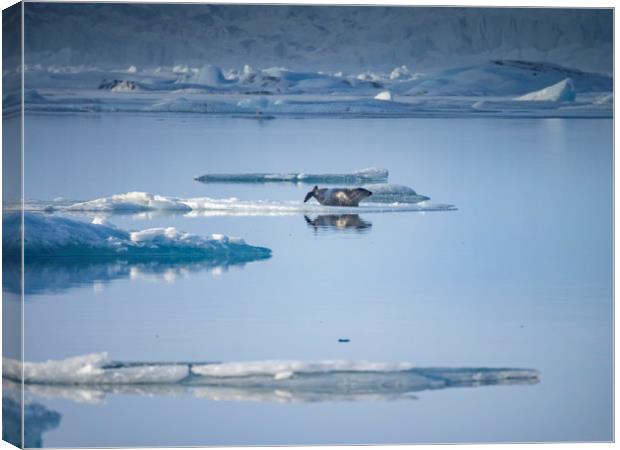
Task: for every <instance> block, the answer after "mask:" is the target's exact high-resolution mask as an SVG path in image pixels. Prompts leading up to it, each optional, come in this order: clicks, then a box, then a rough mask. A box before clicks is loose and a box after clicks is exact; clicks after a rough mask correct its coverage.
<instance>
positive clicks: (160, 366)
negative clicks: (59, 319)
mask: <svg viewBox="0 0 620 450" xmlns="http://www.w3.org/2000/svg"><path fill="white" fill-rule="evenodd" d="M3 377H5V378H6V379H8V380H14V381H19V380H21V379H22V364H21V362H20V361H18V360H13V359H9V358H3ZM539 377H540V374H539V373H538V371H536V370H532V369H519V368H484V367H478V368H440V367H436V368H424V367H418V366H415V365H414V364H411V363H408V362H397V363H391V362H369V361H344V360H325V361H316V362H312V361H294V360H260V361H239V362H204V363H203V362H178V363H165V362H161V363H156V362H117V361H114V360H111V359H110V358H109V356H108V354H107V353H94V354H88V355H83V356H77V357H73V358H68V359H64V360H56V361H44V362H25V363H24V364H23V380H24V382H25V384H26V386H37V385H43V386H68V385H75V386H78V387H81V386H83V387H89V386H94V387H96V386H122V385H125V386H133V385H137V386H139V387H140V389H142V386H143V385H152V386H158V385H182V386H186V387H188V388H198V387H213V388H236V389H240V390H241V392H246V393H247V394H248V395H250V394H252V393H254V394H256V393H261V392H264V391H271V392H273V391H274V390H282V391H285V392H289V393H291V394H292V395H291V396H292V397H294V396H296V395H300V396H304V395H307V396H314V395H319V394H323V395H325V398H324V399H327V398H328V397H330V396H335V397H339V396H351V397H353V398H355V397H356V396H360V395H361V396H364V395H376V396H381V395H387V396H390V395H398V394H400V395H406V394H408V393H411V392H416V391H423V390H427V389H442V388H447V387H454V386H481V385H488V384H491V385H497V384H518V383H537V382H538V380H539ZM77 398H80V397H79V396H78V397H77Z"/></svg>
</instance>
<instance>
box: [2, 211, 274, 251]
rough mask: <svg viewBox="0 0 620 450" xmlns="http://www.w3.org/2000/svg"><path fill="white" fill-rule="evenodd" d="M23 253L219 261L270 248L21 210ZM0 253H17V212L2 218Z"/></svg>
mask: <svg viewBox="0 0 620 450" xmlns="http://www.w3.org/2000/svg"><path fill="white" fill-rule="evenodd" d="M24 226H25V229H24V234H25V248H24V253H25V256H26V257H59V256H63V257H106V256H108V257H109V256H115V257H118V256H124V257H150V258H153V257H195V258H204V259H212V260H218V261H230V262H236V261H251V260H256V259H263V258H268V257H269V256H270V255H271V250H269V249H267V248H263V247H254V246H251V245H248V244H246V243H245V242H244V241H243V240H242V239H238V238H229V237H227V236H223V235H213V236H212V237H211V238H206V237H202V236H198V235H195V234H190V233H185V232H182V231H179V230H177V229H176V228H172V227H169V228H151V229H147V230H141V231H133V232H129V231H125V230H121V229H119V228H116V227H114V226H110V225H104V224H102V223H86V222H82V221H79V220H74V219H69V218H66V217H58V216H47V215H44V214H38V213H31V212H25V213H24ZM3 227H4V233H3V240H2V246H3V251H4V255H5V256H8V257H17V256H19V255H21V246H20V240H19V236H20V227H21V217H20V215H19V214H16V213H9V214H5V215H4V218H3Z"/></svg>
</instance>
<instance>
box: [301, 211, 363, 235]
mask: <svg viewBox="0 0 620 450" xmlns="http://www.w3.org/2000/svg"><path fill="white" fill-rule="evenodd" d="M304 219H305V220H306V223H307V224H308V226H310V227H312V228H313V229H314V231H319V230H321V229H331V230H334V231H355V232H360V233H367V232H369V231H370V228H371V227H372V222H369V221H367V220H364V219H362V218H361V217H360V216H359V215H358V214H322V215H318V216H316V217H315V218H314V219H312V218H310V217H309V216H306V215H304Z"/></svg>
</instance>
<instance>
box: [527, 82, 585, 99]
mask: <svg viewBox="0 0 620 450" xmlns="http://www.w3.org/2000/svg"><path fill="white" fill-rule="evenodd" d="M576 95H577V94H576V92H575V85H574V83H573V80H571V79H570V78H566V79H564V80H562V81H560V82H559V83H556V84H554V85H552V86H548V87H546V88H544V89H541V90H539V91H535V92H530V93H529V94H525V95H522V96H521V97H518V98H517V100H521V101H530V102H573V101H575V97H576Z"/></svg>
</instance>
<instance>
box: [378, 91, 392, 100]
mask: <svg viewBox="0 0 620 450" xmlns="http://www.w3.org/2000/svg"><path fill="white" fill-rule="evenodd" d="M375 100H384V101H392V93H391V92H390V91H382V92H379V93H378V94H377V95H375Z"/></svg>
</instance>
